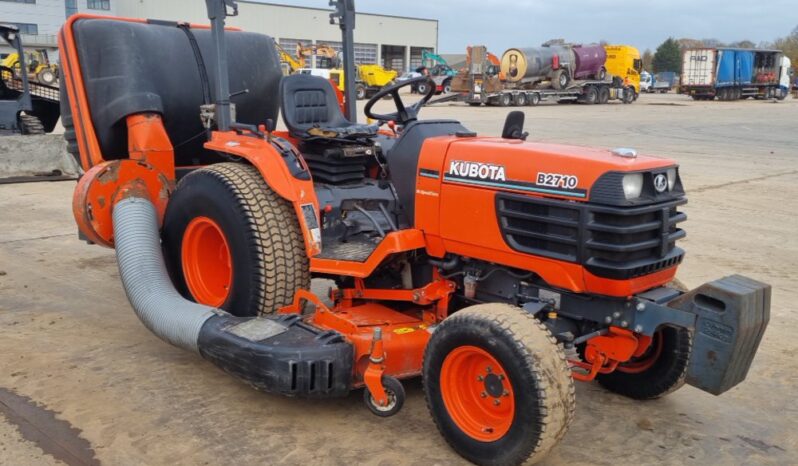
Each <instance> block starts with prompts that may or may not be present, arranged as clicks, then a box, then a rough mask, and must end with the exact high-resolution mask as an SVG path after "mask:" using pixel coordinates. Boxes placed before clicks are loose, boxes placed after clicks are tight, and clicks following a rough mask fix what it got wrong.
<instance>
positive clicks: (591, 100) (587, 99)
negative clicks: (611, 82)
mask: <svg viewBox="0 0 798 466" xmlns="http://www.w3.org/2000/svg"><path fill="white" fill-rule="evenodd" d="M582 102H584V103H586V104H588V105H593V104H595V103H596V102H598V91H597V90H596V88H595V87H594V86H587V88H586V89H585V95H584V97H583V98H582Z"/></svg>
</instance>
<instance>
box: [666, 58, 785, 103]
mask: <svg viewBox="0 0 798 466" xmlns="http://www.w3.org/2000/svg"><path fill="white" fill-rule="evenodd" d="M789 70H790V59H789V58H787V57H786V56H784V53H783V52H782V51H781V50H764V49H742V48H729V47H718V48H709V47H705V48H693V49H687V50H685V51H684V53H683V54H682V73H681V85H680V87H679V92H681V93H682V94H686V95H689V96H690V97H692V98H693V99H694V100H714V99H715V98H717V99H718V100H722V101H729V100H738V99H747V98H750V97H753V98H755V99H760V100H761V99H771V98H777V99H784V98H785V97H787V94H788V88H787V86H785V85H784V83H789Z"/></svg>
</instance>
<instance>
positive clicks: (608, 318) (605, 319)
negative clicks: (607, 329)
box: [604, 316, 612, 324]
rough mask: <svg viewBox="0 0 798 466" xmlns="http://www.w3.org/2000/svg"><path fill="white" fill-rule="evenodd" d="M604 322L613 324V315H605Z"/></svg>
mask: <svg viewBox="0 0 798 466" xmlns="http://www.w3.org/2000/svg"><path fill="white" fill-rule="evenodd" d="M604 323H605V324H611V323H612V317H610V316H607V317H605V318H604Z"/></svg>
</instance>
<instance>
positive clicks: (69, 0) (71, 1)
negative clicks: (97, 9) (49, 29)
mask: <svg viewBox="0 0 798 466" xmlns="http://www.w3.org/2000/svg"><path fill="white" fill-rule="evenodd" d="M64 7H65V8H66V17H67V18H69V17H70V16H72V15H74V14H75V13H77V12H78V0H66V2H65V3H64Z"/></svg>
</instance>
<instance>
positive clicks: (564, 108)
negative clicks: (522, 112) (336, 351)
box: [0, 95, 798, 465]
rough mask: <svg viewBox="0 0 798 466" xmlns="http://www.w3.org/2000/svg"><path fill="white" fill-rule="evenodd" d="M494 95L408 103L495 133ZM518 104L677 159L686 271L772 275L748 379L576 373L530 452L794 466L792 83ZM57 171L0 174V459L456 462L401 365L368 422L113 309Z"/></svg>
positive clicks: (538, 125)
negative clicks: (392, 406) (678, 385)
mask: <svg viewBox="0 0 798 466" xmlns="http://www.w3.org/2000/svg"><path fill="white" fill-rule="evenodd" d="M382 104H383V103H381V105H382ZM386 109H387V108H386ZM507 111H508V109H501V108H469V107H465V106H461V105H444V106H439V107H434V108H428V109H425V110H424V111H423V112H422V117H424V118H456V119H459V120H462V121H463V122H464V123H465V124H466V126H468V127H470V128H471V129H473V130H476V131H478V132H480V133H482V134H499V133H500V131H501V127H502V123H503V121H504V116H505V114H506V113H507ZM526 115H527V131H529V132H530V134H531V135H530V139H531V140H536V141H552V142H567V143H573V144H580V145H592V146H601V147H608V148H613V147H619V146H623V147H633V148H636V149H638V150H639V151H640V152H642V153H646V154H653V155H661V156H667V157H672V158H675V159H677V160H678V161H679V162H680V164H681V173H682V177H683V180H684V183H685V186H686V188H687V191H688V197H689V198H690V204H689V205H688V206H687V207H686V209H685V210H686V212H687V214H688V217H689V220H688V222H687V223H686V224H685V225H684V226H685V229H686V230H687V233H688V236H687V239H686V240H684V241H682V243H681V245H682V247H684V248H685V249H687V251H688V255H687V259H686V260H685V263H684V265H683V266H682V267H681V269H680V274H679V278H680V279H681V280H682V281H683V282H684V283H685V284H686V285H687V286H689V287H695V286H698V285H700V284H701V283H703V282H706V281H709V280H712V279H715V278H719V277H722V276H724V275H729V274H733V273H741V274H745V275H749V276H751V277H753V278H755V279H757V280H761V281H765V282H768V283H770V284H772V285H773V301H772V305H773V307H772V315H771V322H770V327H769V328H768V331H767V333H766V334H765V338H764V341H763V343H762V346H761V347H760V350H759V354H758V356H757V358H756V359H755V361H754V365H753V367H752V369H751V371H750V373H749V374H748V380H747V381H746V382H744V383H743V384H741V385H739V386H738V387H736V388H735V389H733V390H731V391H730V392H728V393H726V394H725V395H723V396H721V397H714V396H712V395H709V394H706V393H703V392H701V391H699V390H697V389H694V388H692V387H685V388H683V389H682V390H680V391H678V392H677V393H675V394H672V395H671V396H669V397H667V398H665V399H662V400H658V401H652V402H645V403H640V402H633V401H630V400H627V399H624V398H621V397H619V396H615V395H612V394H610V393H608V392H606V391H604V390H603V389H601V388H600V387H599V386H598V385H596V384H579V385H578V386H577V405H578V408H577V416H576V420H575V422H574V423H573V425H572V427H571V430H570V433H569V434H568V435H567V436H566V438H565V440H564V441H563V443H562V444H561V445H560V446H559V447H558V448H556V449H555V450H554V451H553V453H552V454H551V455H550V456H549V457H548V458H547V459H546V462H545V464H551V465H559V464H607V465H610V464H613V465H614V464H652V463H657V464H674V465H682V464H695V465H705V464H724V465H726V464H796V462H798V434H796V430H795V427H796V421H795V419H796V418H797V417H798V403H796V402H795V397H796V395H798V388H797V387H798V375H796V374H798V362H796V361H798V344H796V335H798V317H796V313H795V310H794V309H793V308H792V306H793V305H791V304H790V303H795V302H798V287H796V280H798V265H797V264H798V239H796V231H798V214H796V212H798V201H796V199H798V100H793V99H788V100H786V101H784V102H779V103H770V102H760V101H741V102H733V103H732V102H728V103H727V102H700V103H699V102H692V101H691V100H689V99H688V98H686V97H683V96H674V95H657V96H647V95H644V96H642V97H641V98H640V100H638V101H637V102H636V103H635V104H633V105H621V104H614V105H604V106H591V107H589V106H579V105H542V106H539V107H535V108H527V109H526ZM30 156H31V157H35V156H36V154H33V153H32V154H30ZM73 188H74V182H58V183H30V184H17V185H2V186H0V329H2V330H0V332H2V333H0V354H2V357H0V412H2V414H3V416H0V464H4V465H27V464H59V463H60V462H63V463H67V464H98V463H101V464H108V465H128V464H130V465H138V464H169V465H183V464H186V465H188V464H190V465H197V464H235V465H247V464H314V465H315V464H318V465H326V464H331V465H337V464H341V465H344V464H373V465H398V464H418V465H431V464H440V465H450V464H461V463H462V460H461V459H460V458H459V457H458V456H457V455H455V454H454V453H453V452H452V451H451V450H450V449H449V448H448V446H447V445H446V443H445V442H444V441H443V439H442V438H441V437H440V436H439V435H438V432H437V431H436V429H435V426H434V425H433V422H432V420H431V418H430V416H429V414H428V413H427V408H426V406H425V404H424V397H423V393H422V389H421V384H420V382H419V381H411V382H409V383H408V384H407V389H408V400H407V403H406V404H405V408H404V410H403V411H402V412H401V413H400V414H399V415H397V416H395V417H393V418H389V419H385V420H383V419H379V418H377V417H375V416H374V415H372V414H370V413H369V412H368V411H367V410H366V408H365V407H364V406H363V404H362V401H361V393H360V392H359V391H358V392H354V393H352V394H351V395H350V396H349V397H348V398H344V399H339V400H331V401H306V400H295V399H286V398H281V397H278V396H271V395H265V394H262V393H257V392H255V391H253V390H252V389H250V388H249V387H247V386H245V385H244V384H242V383H240V382H237V381H236V380H234V379H233V378H231V377H229V376H227V375H225V374H224V373H222V372H221V371H219V370H218V369H216V368H215V367H214V366H212V365H211V364H209V363H207V362H205V361H203V360H202V359H200V358H199V357H197V356H196V355H193V354H189V353H187V352H185V351H182V350H179V349H176V348H173V347H171V346H169V345H167V344H165V343H163V342H161V341H160V340H158V339H157V338H156V337H155V336H153V335H152V334H151V333H150V332H149V331H147V330H146V329H145V328H144V327H143V326H142V325H141V324H140V323H139V321H138V320H137V319H136V316H135V315H134V314H133V312H132V310H131V309H130V307H129V305H128V303H127V299H126V297H125V294H124V291H123V290H122V287H121V284H120V281H119V277H118V272H117V268H116V263H115V258H114V254H113V251H111V250H108V249H103V248H101V247H97V246H88V245H86V244H84V243H82V242H80V241H79V240H78V238H77V235H76V227H75V224H74V221H73V220H72V214H71V209H70V202H71V196H72V190H73Z"/></svg>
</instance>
